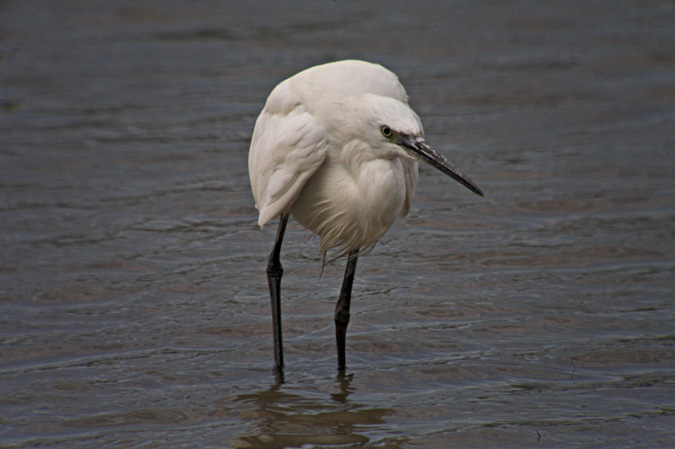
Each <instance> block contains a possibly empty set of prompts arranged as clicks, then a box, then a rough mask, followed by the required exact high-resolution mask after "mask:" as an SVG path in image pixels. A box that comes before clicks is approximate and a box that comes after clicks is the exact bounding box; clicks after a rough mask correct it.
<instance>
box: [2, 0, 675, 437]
mask: <svg viewBox="0 0 675 449" xmlns="http://www.w3.org/2000/svg"><path fill="white" fill-rule="evenodd" d="M674 49H675V5H674V4H673V2H672V1H593V2H573V1H544V2H538V1H537V2H535V1H518V2H517V1H448V2H440V1H439V2H403V1H400V2H374V1H361V2H343V1H335V2H309V1H308V2H303V1H284V2H216V1H180V0H173V1H167V0H163V1H105V2H104V1H91V2H90V1H87V2H82V1H58V2H55V1H33V0H20V1H19V0H9V1H7V0H5V1H1V2H0V224H1V233H0V239H1V240H0V246H1V248H2V250H1V256H0V447H2V448H18V447H21V448H29V447H30V448H34V447H45V448H56V447H67V448H194V447H202V448H223V447H233V448H244V447H251V448H284V447H304V448H309V447H325V446H332V447H364V448H375V447H378V448H417V447H419V448H449V447H450V448H472V447H501V448H528V447H531V448H591V447H592V448H672V447H673V446H675V433H674V430H673V429H675V416H674V414H675V393H674V392H675V388H674V387H675V347H674V342H675V323H674V322H675V310H674V304H673V299H674V296H675V295H674V291H675V276H674V274H675V224H674V223H675V220H674V219H675V201H674V200H675V189H674V187H675V186H674V181H673V179H674V177H675V156H674V149H675V133H674V129H675V126H674V125H673V124H674V121H675V56H674V52H675V50H674ZM344 58H360V59H366V60H370V61H374V62H379V63H382V64H384V65H385V66H386V67H388V68H390V69H392V70H393V71H395V72H396V73H398V75H399V76H400V78H401V80H402V82H403V83H404V85H405V86H406V88H407V90H408V93H409V94H410V96H411V104H412V106H413V108H414V109H415V110H416V111H417V112H418V113H419V114H420V116H421V117H422V120H423V122H424V124H425V128H426V132H427V138H428V140H429V141H430V142H431V143H432V144H433V145H434V146H435V147H436V148H437V149H439V150H440V151H441V152H444V153H445V154H446V155H448V156H449V157H450V158H451V159H453V160H454V161H455V162H456V163H457V164H458V165H459V166H460V167H461V168H462V169H463V170H464V171H465V172H466V173H468V174H469V175H470V176H471V177H472V178H473V179H474V180H475V181H476V182H477V183H478V184H479V185H480V186H481V187H482V188H483V190H484V191H485V192H486V198H485V199H480V198H478V197H476V196H474V195H472V194H471V193H470V192H468V191H467V190H466V189H463V188H462V187H461V186H459V185H458V184H456V183H453V182H452V181H450V180H448V179H446V178H445V177H444V176H443V175H441V174H440V173H438V172H436V171H434V170H432V169H429V168H426V167H422V168H421V174H420V178H421V179H420V185H419V193H418V198H417V200H416V202H415V204H414V206H413V209H412V211H411V214H410V216H409V217H407V218H406V219H404V220H402V221H400V222H399V223H398V224H397V225H396V226H395V227H394V228H393V229H392V230H391V231H389V233H388V234H387V235H386V236H385V238H384V239H383V240H382V242H381V243H380V244H379V245H378V246H377V247H376V249H375V250H374V251H373V252H372V253H371V254H370V255H368V256H366V257H363V258H361V259H360V260H359V267H358V271H357V277H356V282H355V286H354V299H353V305H352V323H351V325H350V331H349V335H348V348H347V356H348V365H349V366H348V375H347V376H346V377H344V378H341V377H338V376H337V374H336V370H335V363H336V361H335V354H334V352H335V348H334V341H333V338H334V334H333V322H332V316H333V308H334V303H335V300H336V297H337V294H338V290H339V285H340V282H341V279H342V272H343V269H344V261H339V262H338V263H334V264H331V265H329V266H328V267H327V269H326V271H325V273H324V274H323V277H322V278H321V279H320V280H319V268H320V265H321V257H320V255H319V254H318V242H317V241H313V240H308V239H307V237H308V233H307V232H306V231H303V230H302V229H300V228H299V227H298V225H296V224H293V225H291V227H290V229H289V233H288V234H287V237H286V241H285V247H284V251H283V262H284V264H285V268H286V274H285V277H284V282H283V294H284V304H283V307H284V317H285V321H284V331H285V337H286V341H285V343H286V351H287V354H286V358H287V365H288V367H287V370H286V375H285V381H284V382H283V383H279V382H277V381H276V380H275V377H274V375H273V373H272V370H271V364H272V354H271V351H272V347H271V330H270V327H271V324H270V317H269V300H268V292H267V286H266V278H265V264H266V257H267V254H268V253H269V251H270V249H271V245H272V241H273V235H274V232H275V224H273V225H272V226H269V227H267V228H265V229H264V231H262V232H261V231H260V230H259V229H257V227H256V211H255V210H254V208H253V201H252V196H251V194H250V191H249V184H248V174H247V152H248V143H249V139H250V135H251V132H252V128H253V124H254V120H255V118H256V116H257V114H258V112H259V111H260V109H261V108H262V105H263V103H264V100H265V98H266V97H267V95H268V93H269V91H270V90H271V89H272V87H274V85H275V84H276V83H278V82H279V81H281V80H282V79H284V78H285V77H287V76H289V75H292V74H293V73H295V72H297V71H299V70H301V69H303V68H306V67H309V66H311V65H314V64H318V63H322V62H327V61H331V60H337V59H344Z"/></svg>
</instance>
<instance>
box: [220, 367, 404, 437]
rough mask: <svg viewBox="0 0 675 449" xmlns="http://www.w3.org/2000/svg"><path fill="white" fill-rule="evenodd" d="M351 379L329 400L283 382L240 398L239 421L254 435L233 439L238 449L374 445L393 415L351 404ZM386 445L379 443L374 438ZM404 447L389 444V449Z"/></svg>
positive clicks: (338, 384)
mask: <svg viewBox="0 0 675 449" xmlns="http://www.w3.org/2000/svg"><path fill="white" fill-rule="evenodd" d="M352 380H353V374H350V375H338V377H337V378H336V380H335V383H334V385H333V388H334V389H335V390H337V391H335V392H333V393H329V394H328V395H326V393H325V391H323V390H321V389H315V390H312V389H311V388H307V386H306V385H301V384H298V385H286V384H285V383H284V382H283V381H281V379H280V378H279V377H277V381H276V382H275V383H274V384H273V385H272V386H270V387H269V388H267V389H265V390H263V391H260V392H257V393H249V394H242V395H239V396H237V397H236V399H235V402H236V403H237V404H238V405H239V406H240V410H241V411H240V413H239V417H240V418H241V419H242V420H245V421H247V422H250V423H251V425H252V429H251V430H250V431H248V432H246V433H245V434H244V435H240V436H238V437H236V438H234V439H233V440H232V441H231V442H230V443H231V445H232V447H235V448H286V447H301V446H304V445H322V446H323V445H345V444H358V445H359V446H361V447H368V443H374V441H372V440H373V438H372V436H368V435H367V434H370V433H372V432H374V431H377V430H378V429H379V430H383V429H382V427H381V426H380V425H382V424H385V420H384V417H385V416H387V415H390V414H393V410H392V409H389V408H370V407H365V406H364V405H363V404H359V403H356V402H353V401H351V400H350V399H349V397H350V395H352V393H353V392H354V389H353V388H352V387H351V383H352ZM376 439H377V440H378V441H379V442H378V445H379V444H380V443H381V442H382V441H381V439H380V438H376ZM402 442H403V441H402V440H400V439H398V438H397V437H395V438H393V441H391V440H389V441H388V444H389V445H390V446H389V447H396V446H397V444H398V443H402ZM392 444H393V445H394V446H391V445H392Z"/></svg>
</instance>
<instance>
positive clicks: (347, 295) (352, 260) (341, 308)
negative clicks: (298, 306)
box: [335, 249, 359, 371]
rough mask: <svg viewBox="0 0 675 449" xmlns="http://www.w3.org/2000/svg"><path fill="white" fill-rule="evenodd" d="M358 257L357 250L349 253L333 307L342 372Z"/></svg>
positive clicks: (339, 368)
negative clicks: (338, 296)
mask: <svg viewBox="0 0 675 449" xmlns="http://www.w3.org/2000/svg"><path fill="white" fill-rule="evenodd" d="M358 257H359V250H358V249H357V250H355V251H352V252H351V253H349V259H348V260H347V268H346V269H345V278H344V280H343V281H342V290H341V291H340V299H338V302H337V305H336V306H335V339H336V340H337V353H338V370H340V371H344V370H345V367H346V363H345V340H346V338H347V325H348V324H349V305H350V301H351V299H352V284H353V283H354V273H356V260H357V259H358Z"/></svg>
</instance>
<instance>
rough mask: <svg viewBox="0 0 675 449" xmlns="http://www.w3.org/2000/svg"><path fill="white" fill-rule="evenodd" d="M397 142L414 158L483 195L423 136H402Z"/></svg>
mask: <svg viewBox="0 0 675 449" xmlns="http://www.w3.org/2000/svg"><path fill="white" fill-rule="evenodd" d="M398 144H399V145H400V146H401V147H403V148H404V149H405V150H406V151H407V152H408V153H409V154H410V155H411V156H413V157H414V158H415V159H419V160H420V161H423V162H426V163H427V164H429V165H432V166H434V167H436V168H437V169H439V170H440V171H442V172H443V173H445V174H446V175H448V176H450V177H451V178H452V179H454V180H455V181H457V182H458V183H460V184H462V185H463V186H464V187H466V188H467V189H469V190H471V191H472V192H473V193H475V194H476V195H480V196H484V195H483V192H482V191H481V190H480V189H479V188H478V186H477V185H476V184H475V183H474V182H473V181H472V180H471V179H470V178H469V177H468V176H466V175H465V174H464V173H462V172H461V171H460V170H459V168H457V167H455V164H453V163H452V162H450V161H449V160H447V159H446V158H445V157H443V156H442V155H441V154H439V153H437V152H436V150H434V149H433V148H431V147H430V146H429V144H428V143H427V142H426V141H425V140H424V138H422V137H406V138H402V139H401V140H400V141H399V142H398Z"/></svg>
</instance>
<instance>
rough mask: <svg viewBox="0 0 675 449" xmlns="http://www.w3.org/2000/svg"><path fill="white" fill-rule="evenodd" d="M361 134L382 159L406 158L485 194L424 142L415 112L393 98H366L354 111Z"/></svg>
mask: <svg viewBox="0 0 675 449" xmlns="http://www.w3.org/2000/svg"><path fill="white" fill-rule="evenodd" d="M352 114H353V115H352V116H351V120H354V121H358V123H359V125H358V132H359V133H360V135H361V138H363V139H364V140H366V141H367V142H368V143H369V145H370V148H371V149H372V150H373V151H375V152H378V153H379V154H381V155H382V156H383V157H387V156H388V157H405V158H408V159H414V160H417V161H422V162H425V163H427V164H429V165H431V166H433V167H435V168H437V169H438V170H440V171H442V172H443V173H445V174H446V175H448V176H450V177H451V178H452V179H454V180H455V181H457V182H459V183H460V184H462V185H463V186H465V187H466V188H468V189H469V190H471V191H472V192H474V193H475V194H477V195H480V196H483V192H482V191H481V190H480V188H478V186H477V185H476V184H475V183H474V182H473V181H472V180H471V179H470V178H469V177H468V176H466V175H465V174H464V173H462V172H461V171H460V170H459V169H458V168H457V167H456V166H455V164H453V163H452V162H450V161H449V160H447V159H446V158H445V157H444V156H443V155H441V154H440V153H438V152H437V151H436V150H434V149H433V148H431V146H430V145H429V144H428V143H427V142H426V140H425V139H424V129H423V128H422V122H421V121H420V119H419V117H418V116H417V114H415V111H413V110H412V109H411V108H410V106H408V105H407V104H405V103H403V102H401V101H398V100H396V99H394V98H389V97H382V96H379V95H373V94H365V95H363V96H361V98H360V100H359V102H358V106H357V107H356V108H355V109H354V110H353V111H352Z"/></svg>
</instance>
